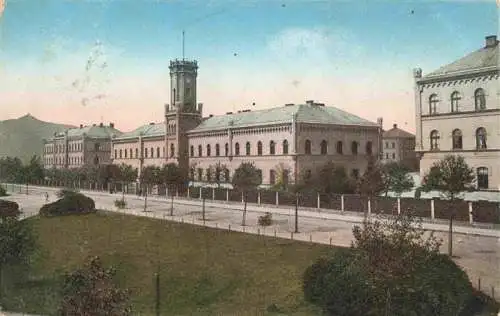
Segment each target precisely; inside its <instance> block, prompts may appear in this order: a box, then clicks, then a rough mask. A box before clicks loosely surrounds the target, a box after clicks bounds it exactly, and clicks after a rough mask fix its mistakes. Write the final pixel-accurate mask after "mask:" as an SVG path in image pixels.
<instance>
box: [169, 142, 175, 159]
mask: <svg viewBox="0 0 500 316" xmlns="http://www.w3.org/2000/svg"><path fill="white" fill-rule="evenodd" d="M174 156H175V146H174V144H173V143H171V144H170V157H174Z"/></svg>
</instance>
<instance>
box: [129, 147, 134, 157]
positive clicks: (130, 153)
mask: <svg viewBox="0 0 500 316" xmlns="http://www.w3.org/2000/svg"><path fill="white" fill-rule="evenodd" d="M132 153H133V152H132V148H129V157H130V158H133V157H134V156H132Z"/></svg>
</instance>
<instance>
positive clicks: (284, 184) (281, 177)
mask: <svg viewBox="0 0 500 316" xmlns="http://www.w3.org/2000/svg"><path fill="white" fill-rule="evenodd" d="M290 171H291V169H290V168H289V167H287V166H285V164H284V163H279V164H278V165H277V166H276V175H277V177H276V183H275V185H274V186H273V189H274V190H276V191H285V190H287V189H288V187H289V175H290Z"/></svg>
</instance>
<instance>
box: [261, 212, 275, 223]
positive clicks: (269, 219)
mask: <svg viewBox="0 0 500 316" xmlns="http://www.w3.org/2000/svg"><path fill="white" fill-rule="evenodd" d="M272 224H273V214H271V213H269V212H266V214H265V215H262V216H259V225H260V226H271V225H272Z"/></svg>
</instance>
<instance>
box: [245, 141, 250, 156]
mask: <svg viewBox="0 0 500 316" xmlns="http://www.w3.org/2000/svg"><path fill="white" fill-rule="evenodd" d="M245 152H246V155H247V156H250V142H247V143H246V144H245Z"/></svg>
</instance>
